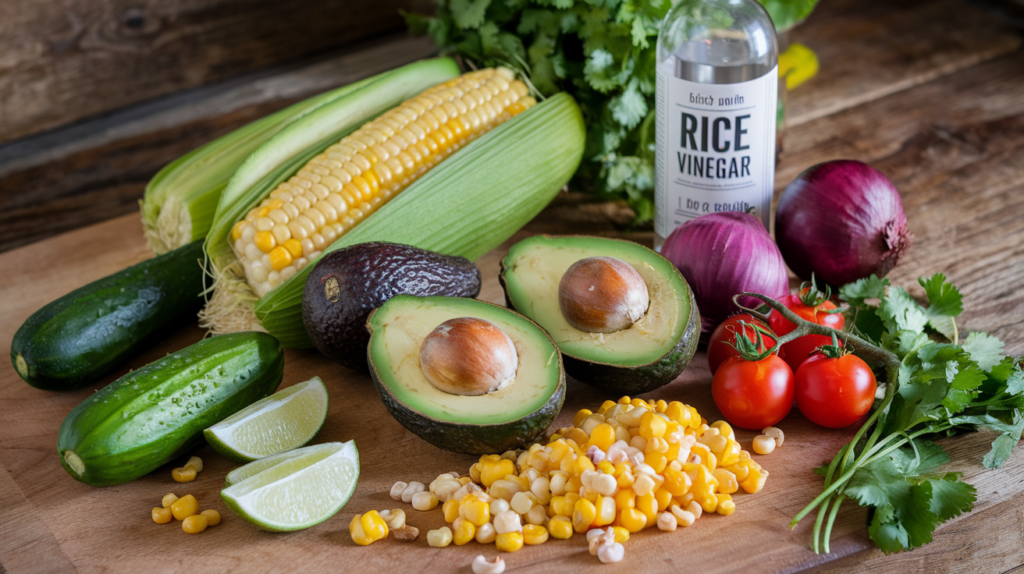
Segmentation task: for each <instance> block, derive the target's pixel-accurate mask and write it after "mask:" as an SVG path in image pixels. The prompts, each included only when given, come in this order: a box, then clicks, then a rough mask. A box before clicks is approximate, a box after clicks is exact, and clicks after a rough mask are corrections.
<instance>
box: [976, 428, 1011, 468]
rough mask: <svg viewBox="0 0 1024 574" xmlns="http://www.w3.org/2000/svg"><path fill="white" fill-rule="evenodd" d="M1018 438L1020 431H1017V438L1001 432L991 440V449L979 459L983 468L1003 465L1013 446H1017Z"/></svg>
mask: <svg viewBox="0 0 1024 574" xmlns="http://www.w3.org/2000/svg"><path fill="white" fill-rule="evenodd" d="M1019 440H1020V433H1017V438H1013V436H1012V435H1010V434H1001V435H999V436H997V437H996V439H995V440H994V441H992V449H991V450H989V451H988V453H986V454H985V458H983V459H981V464H982V465H984V467H985V468H999V467H1000V466H1003V463H1005V462H1006V461H1007V459H1009V458H1010V453H1012V452H1013V447H1015V446H1017V442H1018V441H1019Z"/></svg>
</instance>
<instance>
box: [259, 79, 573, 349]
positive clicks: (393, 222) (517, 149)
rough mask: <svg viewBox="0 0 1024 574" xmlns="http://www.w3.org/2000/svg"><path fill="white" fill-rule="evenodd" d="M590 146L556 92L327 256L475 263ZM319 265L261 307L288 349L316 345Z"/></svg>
mask: <svg viewBox="0 0 1024 574" xmlns="http://www.w3.org/2000/svg"><path fill="white" fill-rule="evenodd" d="M584 143H585V128H584V124H583V118H582V115H581V114H580V110H579V107H578V106H577V105H576V103H575V102H574V101H573V99H572V98H571V97H570V96H568V95H567V94H564V93H563V94H557V95H555V96H553V97H551V98H549V99H547V100H546V101H544V102H542V103H540V104H538V105H536V106H534V107H532V108H531V109H529V110H527V111H525V112H523V113H522V114H520V115H519V116H518V117H516V118H515V119H513V120H511V121H508V122H505V123H504V124H502V125H500V126H498V127H496V128H495V129H493V130H491V131H489V132H488V133H486V134H484V135H483V136H481V137H480V138H479V139H477V140H476V141H474V142H472V143H470V144H469V145H467V146H466V147H465V148H463V149H461V150H459V151H458V152H457V153H455V154H454V155H452V156H451V157H450V158H448V159H446V160H445V161H444V162H442V163H441V164H439V165H438V166H437V167H435V168H433V169H431V170H430V171H429V172H427V173H426V174H425V175H423V176H422V177H421V178H420V179H419V180H418V181H416V182H415V183H413V184H412V185H411V186H410V187H409V188H408V189H406V190H405V191H403V192H402V193H401V194H400V195H398V196H397V197H395V198H394V199H393V200H391V201H390V202H389V203H387V204H386V205H384V206H383V207H381V208H380V209H379V210H378V211H377V212H376V213H374V214H373V215H372V216H371V217H369V218H367V219H366V220H365V221H364V222H362V223H361V224H359V225H358V226H356V227H354V228H353V229H352V231H350V232H348V233H346V234H345V235H343V236H342V237H341V238H339V239H338V240H336V241H335V242H334V243H332V244H331V245H329V246H327V247H326V248H325V249H324V250H323V251H322V252H321V256H322V254H326V253H329V252H331V251H334V250H336V249H341V248H343V247H347V246H349V245H354V244H356V243H363V242H367V241H391V242H395V243H405V244H409V245H415V246H417V247H420V248H422V249H429V250H431V251H437V252H439V253H444V254H447V255H460V256H463V257H467V258H469V259H476V258H478V257H480V256H481V255H483V254H484V253H486V252H487V251H489V250H491V249H493V248H495V247H497V246H498V245H500V244H501V243H502V242H503V241H505V240H506V239H508V238H509V237H511V236H512V234H513V233H515V232H516V231H518V230H519V229H520V228H521V227H522V226H523V225H525V224H526V223H527V222H528V221H530V220H531V219H532V218H533V217H534V216H536V215H537V214H538V213H539V212H540V211H541V210H542V209H543V208H544V206H546V205H547V204H548V202H550V201H551V199H553V198H554V196H555V194H556V193H557V192H558V191H559V190H560V189H561V188H562V187H563V186H564V185H565V184H566V183H567V182H568V181H569V178H570V177H572V174H573V173H575V171H576V168H577V167H578V166H579V162H580V159H581V158H582V156H583V147H584ZM313 263H315V261H311V262H310V264H308V265H307V266H306V267H305V268H304V269H303V270H301V271H299V272H298V273H297V274H295V275H294V276H293V277H291V278H290V279H288V280H287V281H285V282H284V283H283V284H282V285H281V286H280V287H278V288H276V289H274V290H273V291H271V292H270V293H269V294H267V295H266V296H265V297H263V298H262V299H259V301H258V302H257V303H256V305H255V313H256V316H257V317H258V319H259V320H260V322H261V323H262V327H263V328H264V329H266V330H267V331H268V332H270V333H271V334H272V335H274V336H275V337H277V338H278V340H280V341H281V343H282V344H283V345H285V346H287V347H308V346H310V341H309V338H308V336H307V335H306V332H305V329H304V327H303V324H302V291H303V287H304V285H305V280H306V276H307V275H308V274H309V270H310V269H311V267H312V264H313ZM239 305H244V303H239Z"/></svg>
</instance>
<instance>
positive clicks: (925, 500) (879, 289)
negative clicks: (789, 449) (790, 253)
mask: <svg viewBox="0 0 1024 574" xmlns="http://www.w3.org/2000/svg"><path fill="white" fill-rule="evenodd" d="M919 282H920V284H921V286H922V287H923V288H924V291H925V294H926V296H927V298H928V305H927V306H924V305H921V304H919V303H918V302H917V301H916V300H914V298H913V297H911V296H910V295H909V294H908V293H907V292H906V291H905V290H904V289H902V288H900V287H895V286H892V285H890V284H889V281H888V280H887V279H879V278H878V277H876V276H874V275H872V276H871V277H869V278H866V279H861V280H860V281H857V282H855V283H851V284H849V285H846V286H845V287H843V288H841V289H840V291H839V297H840V299H842V300H844V301H845V302H846V303H847V305H848V306H847V307H846V309H845V313H847V315H848V321H847V325H848V331H845V332H840V331H835V330H833V329H829V328H827V327H822V326H820V325H815V324H813V323H809V322H807V321H804V320H802V319H800V318H799V317H798V316H797V315H795V314H794V313H792V312H791V311H789V310H788V309H786V308H785V306H783V305H781V304H780V303H778V302H777V301H774V300H772V299H770V298H768V297H764V296H762V295H754V296H755V297H757V298H759V299H761V300H762V301H764V302H765V303H767V304H768V305H769V306H770V307H772V308H773V309H775V310H776V311H777V312H779V313H782V315H783V316H785V317H786V318H787V319H789V320H790V321H792V322H794V323H796V324H797V329H796V330H795V331H794V332H793V333H790V334H787V335H786V336H784V337H780V339H779V344H784V343H786V342H788V341H790V340H792V339H794V338H796V337H799V336H802V335H806V334H809V333H816V334H824V335H835V336H837V337H838V338H839V339H841V340H843V341H845V343H846V345H847V346H848V347H849V348H852V349H853V351H854V353H856V354H857V355H858V356H860V357H861V358H863V359H865V360H866V361H867V362H868V364H870V365H872V366H873V367H875V368H877V369H878V370H881V371H884V372H885V376H886V380H887V384H886V385H885V387H884V397H883V398H881V399H880V400H879V401H877V402H876V405H875V407H874V410H873V412H872V414H871V415H870V416H869V418H868V419H867V421H866V422H865V423H864V425H863V426H862V427H861V428H860V430H859V431H858V432H857V434H856V436H854V438H853V440H851V441H850V442H849V443H847V444H846V445H845V446H843V448H842V449H840V451H839V453H837V454H836V456H835V458H833V460H832V462H831V464H829V465H828V466H826V467H822V468H819V469H817V472H818V473H819V474H821V475H823V476H824V477H825V483H824V490H823V491H822V493H821V494H820V495H819V496H818V497H817V498H815V499H814V501H813V502H811V504H809V505H807V507H805V508H804V509H803V510H802V511H801V512H800V513H799V514H797V516H796V517H795V518H794V519H793V522H792V525H793V526H795V525H796V523H797V522H799V521H800V520H802V519H803V518H804V517H805V516H807V515H808V514H809V513H811V512H812V511H814V510H815V509H817V510H818V513H817V518H816V520H815V523H814V532H813V548H814V550H815V551H818V550H819V542H820V539H821V538H824V550H825V551H826V552H828V541H829V537H830V535H831V530H832V524H833V523H834V522H835V519H836V516H837V514H838V512H839V507H840V505H841V504H842V503H843V501H844V500H846V499H852V500H854V501H856V502H857V503H858V504H860V505H861V506H866V507H868V508H870V511H871V524H870V526H869V529H868V533H869V535H870V536H871V539H872V540H873V541H874V542H875V544H876V545H877V546H878V547H879V548H880V549H881V550H882V551H884V552H885V553H887V554H888V553H892V552H899V551H902V550H909V549H913V548H917V547H918V546H921V545H923V544H927V543H928V542H931V540H932V532H933V531H934V530H935V528H936V527H937V526H938V525H939V524H942V523H943V522H945V521H947V520H949V519H950V518H953V517H955V516H957V515H959V514H961V513H963V512H967V511H969V510H970V509H971V508H972V506H973V503H974V500H975V490H974V487H972V486H971V485H969V484H967V483H964V482H961V481H960V475H959V473H953V472H943V471H942V470H941V466H942V465H944V464H946V463H948V462H949V460H950V459H949V455H947V454H946V452H945V451H944V450H943V449H942V447H940V446H939V445H938V444H937V443H935V442H934V440H935V439H938V438H941V437H945V436H952V435H955V434H959V433H964V432H971V431H977V430H990V431H995V432H997V433H998V435H997V436H996V438H995V440H994V441H993V442H992V447H991V449H990V450H989V452H988V453H987V454H985V455H984V457H983V459H982V463H983V464H984V465H985V466H986V467H987V468H996V467H998V466H1000V465H1002V464H1003V463H1004V462H1006V460H1007V459H1008V458H1009V456H1010V452H1011V451H1012V449H1013V447H1014V446H1015V445H1016V444H1017V441H1019V440H1020V437H1021V432H1022V431H1024V416H1022V414H1021V409H1022V408H1024V371H1022V370H1021V365H1020V360H1019V359H1013V358H1010V357H1006V356H1004V355H1003V343H1002V341H1000V340H999V339H997V338H996V337H993V336H991V335H987V334H984V333H971V334H970V335H968V336H967V337H966V339H964V340H963V341H962V342H961V341H960V337H959V333H958V330H957V327H956V316H957V315H959V314H960V313H961V311H962V310H963V306H962V302H961V296H960V293H959V291H958V290H957V289H956V287H954V286H953V285H951V284H950V283H948V282H947V281H946V278H945V277H944V276H943V275H942V274H941V273H940V274H936V275H934V276H932V277H930V278H927V279H925V278H922V279H920V280H919ZM823 529H824V530H823Z"/></svg>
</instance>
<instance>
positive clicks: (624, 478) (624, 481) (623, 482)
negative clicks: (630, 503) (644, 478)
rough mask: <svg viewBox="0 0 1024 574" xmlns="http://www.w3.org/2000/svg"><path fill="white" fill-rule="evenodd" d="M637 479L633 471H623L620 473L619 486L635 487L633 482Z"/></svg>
mask: <svg viewBox="0 0 1024 574" xmlns="http://www.w3.org/2000/svg"><path fill="white" fill-rule="evenodd" d="M635 479H636V477H634V476H633V473H632V472H629V471H626V472H623V473H622V474H621V475H619V478H618V486H619V488H632V487H633V482H635Z"/></svg>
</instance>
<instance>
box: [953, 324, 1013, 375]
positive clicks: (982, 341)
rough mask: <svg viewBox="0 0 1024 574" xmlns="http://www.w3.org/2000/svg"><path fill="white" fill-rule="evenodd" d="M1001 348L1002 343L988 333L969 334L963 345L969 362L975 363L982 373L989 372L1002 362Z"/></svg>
mask: <svg viewBox="0 0 1024 574" xmlns="http://www.w3.org/2000/svg"><path fill="white" fill-rule="evenodd" d="M1003 346H1004V343H1003V342H1002V341H1000V340H999V339H998V338H996V337H993V336H992V335H989V334H988V333H971V334H970V335H967V340H966V341H964V344H963V348H964V350H965V351H967V353H968V354H969V355H970V356H971V360H973V361H975V362H977V363H978V366H979V367H981V369H982V370H984V371H991V370H992V367H994V366H996V365H998V364H999V363H1000V362H1002V360H1003Z"/></svg>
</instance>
